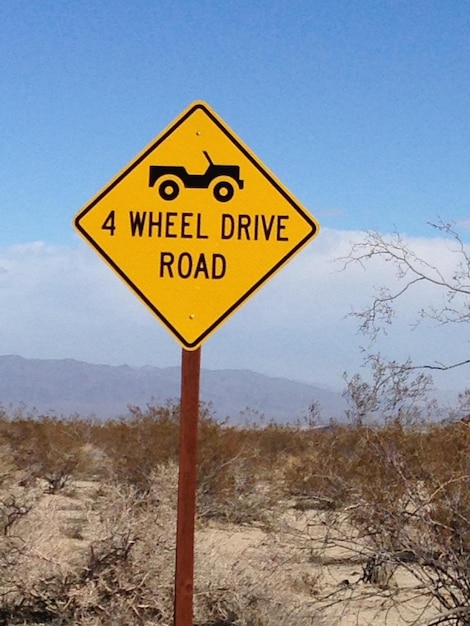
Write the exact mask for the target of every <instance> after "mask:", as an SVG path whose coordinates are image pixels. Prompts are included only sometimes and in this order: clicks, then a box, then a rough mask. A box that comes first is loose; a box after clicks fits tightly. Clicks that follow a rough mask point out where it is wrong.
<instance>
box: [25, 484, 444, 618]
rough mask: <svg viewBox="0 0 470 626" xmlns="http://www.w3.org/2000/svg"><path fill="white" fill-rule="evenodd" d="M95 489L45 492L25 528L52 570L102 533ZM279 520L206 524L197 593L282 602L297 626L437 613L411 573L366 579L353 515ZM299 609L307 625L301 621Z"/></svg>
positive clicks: (280, 515)
mask: <svg viewBox="0 0 470 626" xmlns="http://www.w3.org/2000/svg"><path fill="white" fill-rule="evenodd" d="M95 492H96V485H94V484H93V483H79V484H77V485H76V489H75V491H74V493H73V494H72V495H62V494H58V495H44V496H42V497H41V500H40V504H39V506H38V507H37V509H36V510H35V511H33V513H32V514H31V515H30V516H29V517H28V518H26V519H25V520H22V522H21V524H20V529H22V531H23V532H27V533H28V534H29V535H30V536H31V537H33V538H34V541H33V542H32V545H33V548H32V556H34V555H35V556H36V557H37V558H38V561H40V562H41V563H42V567H44V568H45V571H46V570H47V571H49V572H50V571H51V570H53V569H60V570H61V571H64V569H67V567H69V566H70V567H72V566H73V563H74V561H76V559H77V558H78V556H79V555H80V554H83V550H86V549H87V545H88V544H89V541H90V540H91V539H93V538H94V537H95V536H96V535H97V534H99V532H100V529H99V521H98V520H97V519H96V518H94V517H93V513H92V512H91V510H92V509H91V508H90V506H89V503H90V502H91V501H92V500H93V498H94V497H95V495H94V494H95ZM271 518H272V519H271V521H270V522H269V523H267V524H259V525H258V526H257V525H249V526H239V525H234V524H226V523H220V522H207V523H206V522H198V524H197V529H196V564H195V579H196V593H202V592H205V591H207V590H208V589H210V590H212V592H214V591H215V592H220V594H221V596H223V595H224V594H229V593H231V594H233V593H235V592H236V593H237V594H239V596H240V599H239V601H240V602H242V601H244V600H243V598H242V597H241V596H242V595H243V594H245V595H246V594H248V595H251V597H255V596H259V597H263V596H266V597H267V596H270V597H275V598H278V599H279V602H280V603H284V604H285V603H286V602H289V603H290V605H291V606H292V607H293V608H292V615H291V619H290V620H289V623H290V624H292V625H293V626H295V625H296V623H302V624H305V623H311V624H312V625H319V626H320V625H322V626H325V625H328V626H335V625H342V626H353V625H360V626H368V625H369V624H370V625H372V624H373V625H374V626H382V625H384V626H385V625H386V626H404V625H410V624H414V625H415V626H423V625H425V624H426V623H427V622H428V621H429V619H430V617H432V616H433V615H436V611H437V609H436V607H433V606H432V604H431V602H430V601H429V599H427V598H426V597H423V594H422V593H421V594H418V593H416V580H415V579H414V577H413V576H412V574H411V573H410V572H408V571H406V570H405V569H404V568H401V569H400V568H399V569H397V570H396V571H395V572H394V573H393V576H392V577H391V579H390V580H389V581H388V583H387V584H386V585H383V586H382V587H380V586H378V585H374V584H371V583H367V582H364V580H363V573H364V566H365V564H366V561H367V556H368V551H367V547H366V546H364V545H362V544H361V542H360V541H359V540H358V539H357V538H355V537H354V533H353V531H352V530H351V529H348V526H347V517H345V518H343V519H342V520H341V519H340V518H337V519H336V522H335V524H333V525H332V524H331V520H328V517H325V514H324V513H322V512H320V511H304V512H297V511H295V510H294V509H293V508H289V507H288V506H285V507H284V508H283V510H282V511H279V512H273V514H272V516H271ZM297 611H299V613H298V614H299V615H300V612H302V614H303V616H304V621H302V622H300V618H299V621H298V622H296V619H297V618H296V615H297V613H296V612H297ZM306 615H307V616H308V615H310V616H311V621H308V619H307V621H305V616H306ZM286 626H287V625H286Z"/></svg>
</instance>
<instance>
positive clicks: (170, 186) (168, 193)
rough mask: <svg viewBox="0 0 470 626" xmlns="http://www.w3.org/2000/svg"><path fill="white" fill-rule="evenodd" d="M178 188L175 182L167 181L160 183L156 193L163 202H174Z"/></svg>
mask: <svg viewBox="0 0 470 626" xmlns="http://www.w3.org/2000/svg"><path fill="white" fill-rule="evenodd" d="M179 192H180V188H179V185H178V183H177V182H176V180H172V179H171V178H170V179H167V180H164V181H163V182H161V183H160V184H159V186H158V193H159V194H160V196H161V197H162V198H163V200H174V199H175V198H177V197H178V194H179Z"/></svg>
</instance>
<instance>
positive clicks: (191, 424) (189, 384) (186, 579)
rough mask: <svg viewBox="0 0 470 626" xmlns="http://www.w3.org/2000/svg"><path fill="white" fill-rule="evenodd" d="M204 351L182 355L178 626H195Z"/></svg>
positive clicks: (176, 613) (187, 351)
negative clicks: (198, 470)
mask: <svg viewBox="0 0 470 626" xmlns="http://www.w3.org/2000/svg"><path fill="white" fill-rule="evenodd" d="M200 372H201V348H198V349H197V350H194V351H189V350H184V349H183V351H182V359H181V407H180V459H179V476H178V519H177V528H176V571H175V611H174V625H175V626H192V624H193V587H194V522H195V517H196V488H197V438H198V418H199V382H200Z"/></svg>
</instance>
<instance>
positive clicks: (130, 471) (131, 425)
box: [95, 402, 179, 492]
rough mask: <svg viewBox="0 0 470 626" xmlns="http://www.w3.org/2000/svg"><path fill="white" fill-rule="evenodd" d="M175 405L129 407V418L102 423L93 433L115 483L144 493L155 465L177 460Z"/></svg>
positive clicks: (177, 428) (177, 410)
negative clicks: (106, 459) (131, 486)
mask: <svg viewBox="0 0 470 626" xmlns="http://www.w3.org/2000/svg"><path fill="white" fill-rule="evenodd" d="M178 434H179V405H178V404H176V403H174V402H168V403H167V404H166V405H164V406H152V405H148V406H147V408H146V409H145V410H143V409H141V408H139V407H135V406H133V407H130V408H129V416H128V417H126V418H123V419H121V420H117V421H114V420H110V421H107V422H105V423H104V424H103V425H102V427H101V428H100V429H99V430H97V431H96V433H95V442H96V445H97V446H98V447H99V448H100V449H101V450H102V451H103V452H104V453H105V455H106V456H107V458H108V459H109V464H110V469H111V472H112V476H113V477H114V478H115V480H116V481H117V482H118V483H121V484H128V485H133V486H134V487H136V488H138V489H139V490H140V491H142V492H145V491H147V490H148V489H149V487H150V482H149V481H150V477H151V475H152V472H153V471H154V470H155V468H156V467H157V466H159V465H162V464H165V463H169V462H175V461H176V460H177V459H178Z"/></svg>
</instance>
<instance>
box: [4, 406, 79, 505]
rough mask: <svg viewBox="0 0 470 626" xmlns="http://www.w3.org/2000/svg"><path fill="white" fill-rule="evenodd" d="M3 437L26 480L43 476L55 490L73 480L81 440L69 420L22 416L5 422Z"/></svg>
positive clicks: (77, 463)
mask: <svg viewBox="0 0 470 626" xmlns="http://www.w3.org/2000/svg"><path fill="white" fill-rule="evenodd" d="M1 436H2V439H3V440H4V441H5V442H6V443H7V444H8V446H9V448H10V451H11V455H12V459H13V461H14V463H15V465H16V467H17V468H18V469H19V470H20V471H21V472H22V474H23V481H24V482H25V483H27V482H28V480H31V479H36V478H40V479H43V480H45V481H46V483H47V485H48V489H49V491H50V492H51V493H56V492H57V491H59V490H60V489H63V488H64V487H66V486H67V485H69V484H70V482H71V481H72V479H73V476H74V474H75V473H76V471H77V469H78V467H79V464H80V448H81V439H80V437H78V436H77V435H76V434H75V433H74V432H73V431H72V429H71V428H70V423H69V422H67V421H66V420H64V419H56V418H50V417H48V416H40V417H38V418H33V417H21V418H17V419H14V420H10V421H5V422H3V423H2V427H1Z"/></svg>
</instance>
